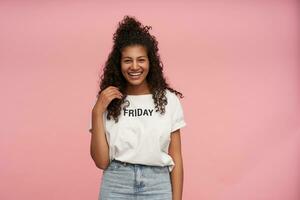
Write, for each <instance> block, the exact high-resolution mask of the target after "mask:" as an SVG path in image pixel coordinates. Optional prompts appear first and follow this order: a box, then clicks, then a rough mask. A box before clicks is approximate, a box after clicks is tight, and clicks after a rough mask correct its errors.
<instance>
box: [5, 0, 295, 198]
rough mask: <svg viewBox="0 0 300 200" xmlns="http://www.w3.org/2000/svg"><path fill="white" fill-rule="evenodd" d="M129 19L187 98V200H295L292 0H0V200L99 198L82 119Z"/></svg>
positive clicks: (98, 173)
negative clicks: (147, 28)
mask: <svg viewBox="0 0 300 200" xmlns="http://www.w3.org/2000/svg"><path fill="white" fill-rule="evenodd" d="M103 2H104V1H103ZM125 14H130V15H134V16H136V17H137V18H138V19H139V20H141V21H142V22H143V23H145V24H147V25H152V27H153V30H152V33H153V34H154V35H156V37H157V39H158V41H159V47H160V53H161V57H162V59H163V62H164V65H165V73H166V76H167V78H168V79H169V81H170V83H171V84H172V85H173V86H174V87H175V88H176V89H178V90H179V91H181V92H183V94H184V95H185V98H184V99H182V104H183V107H184V110H185V116H186V122H187V126H186V127H185V128H183V129H182V130H181V132H182V145H183V147H182V149H183V156H184V169H185V174H184V175H185V181H184V198H183V199H184V200H198V199H199V200H200V199H201V200H298V199H300V190H299V188H300V181H299V180H300V171H299V169H300V123H299V114H300V109H299V108H300V105H299V102H300V101H299V100H300V98H299V97H300V94H299V91H300V84H299V80H300V73H299V72H300V70H299V55H300V54H299V24H300V23H299V18H297V17H298V15H299V4H298V3H297V1H288V0H281V1H280V0H276V1H271V0H269V1H267V0H262V1H251V0H248V1H225V0H224V1H221V0H219V1H214V2H212V1H208V0H207V1H202V2H201V3H196V1H193V0H189V1H184V2H183V1H182V2H179V1H165V2H164V3H162V2H159V1H130V2H128V1H126V2H125V1H110V3H101V2H100V1H48V2H46V1H45V2H43V3H41V2H38V1H30V2H28V1H26V2H25V1H22V2H21V1H8V0H7V1H1V2H0V25H1V31H0V44H1V45H0V87H1V104H0V110H1V113H2V115H1V123H0V180H1V181H0V199H1V200H2V199H3V200H16V199H26V200H27V199H28V200H34V199H43V200H65V199H72V200H82V199H97V197H98V190H99V186H100V178H101V174H102V171H101V170H99V169H97V168H96V167H95V165H94V163H93V161H92V159H91V158H90V156H89V144H90V135H89V133H88V132H87V131H88V127H89V123H90V111H91V108H92V106H93V103H94V99H95V95H96V91H97V87H98V86H97V81H98V72H99V71H100V68H101V66H102V65H103V64H104V62H105V59H106V58H107V55H108V53H109V51H110V48H111V45H112V33H113V32H114V31H115V28H116V25H117V22H118V21H119V20H121V19H122V17H123V16H124V15H125Z"/></svg>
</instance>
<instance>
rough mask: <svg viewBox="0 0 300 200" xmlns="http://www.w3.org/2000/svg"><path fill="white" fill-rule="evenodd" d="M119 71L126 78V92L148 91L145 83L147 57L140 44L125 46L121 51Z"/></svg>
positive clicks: (139, 92)
mask: <svg viewBox="0 0 300 200" xmlns="http://www.w3.org/2000/svg"><path fill="white" fill-rule="evenodd" d="M121 71H122V74H123V76H124V78H125V79H126V80H127V93H128V94H145V93H150V92H149V88H148V84H147V80H146V77H147V74H148V72H149V59H148V56H147V51H146V48H145V47H143V46H142V45H131V46H127V47H125V48H124V49H123V51H122V56H121Z"/></svg>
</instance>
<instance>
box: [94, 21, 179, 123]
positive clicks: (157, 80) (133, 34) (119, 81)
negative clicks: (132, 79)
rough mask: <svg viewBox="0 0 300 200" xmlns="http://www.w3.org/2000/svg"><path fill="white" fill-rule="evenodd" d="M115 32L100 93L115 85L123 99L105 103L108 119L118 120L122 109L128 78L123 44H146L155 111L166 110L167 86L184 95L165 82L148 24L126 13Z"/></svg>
mask: <svg viewBox="0 0 300 200" xmlns="http://www.w3.org/2000/svg"><path fill="white" fill-rule="evenodd" d="M118 25H119V26H118V28H117V30H116V32H115V33H114V34H113V42H114V44H113V47H112V50H111V52H110V54H109V56H108V59H107V61H106V62H105V66H104V68H103V73H102V74H101V76H100V90H99V92H98V94H97V97H99V95H100V93H101V92H102V91H103V90H104V89H105V88H107V87H108V86H115V87H118V88H119V90H120V92H121V93H122V94H123V97H122V99H118V98H115V99H113V100H112V101H111V102H110V104H109V105H108V107H107V119H108V120H110V119H111V117H113V118H114V120H115V122H118V116H119V115H120V113H121V109H122V108H121V106H122V104H123V103H124V100H125V98H126V96H127V94H126V86H127V81H126V79H125V78H124V77H123V74H122V72H121V56H122V50H123V48H124V47H126V46H131V45H142V46H144V47H145V48H146V51H147V56H148V59H149V72H148V74H147V77H146V81H147V83H148V86H149V89H150V92H151V94H152V99H153V100H154V104H155V108H156V112H157V111H160V113H161V114H164V113H165V105H167V103H168V102H167V98H166V89H169V90H170V92H173V93H175V94H176V95H179V96H180V98H183V95H182V93H181V92H178V91H176V90H175V89H172V88H171V87H170V86H169V84H168V83H167V82H166V79H165V77H164V75H163V63H162V62H161V60H160V55H159V53H158V42H157V40H156V38H155V37H154V36H153V35H151V34H150V33H149V29H152V27H151V26H143V25H142V24H141V23H140V22H139V21H138V20H137V19H136V18H135V17H133V16H128V15H125V16H124V18H123V20H122V21H120V22H119V24H118Z"/></svg>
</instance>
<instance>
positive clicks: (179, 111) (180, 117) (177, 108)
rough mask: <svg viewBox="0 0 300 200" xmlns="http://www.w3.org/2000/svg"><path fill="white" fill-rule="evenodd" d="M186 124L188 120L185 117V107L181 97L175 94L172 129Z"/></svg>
mask: <svg viewBox="0 0 300 200" xmlns="http://www.w3.org/2000/svg"><path fill="white" fill-rule="evenodd" d="M184 126H186V122H185V119H184V113H183V108H182V105H181V102H180V100H179V98H178V97H177V96H176V95H175V97H174V104H173V108H172V130H171V132H173V131H176V130H177V129H180V128H182V127H184Z"/></svg>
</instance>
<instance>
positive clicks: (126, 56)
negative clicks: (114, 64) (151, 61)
mask: <svg viewBox="0 0 300 200" xmlns="http://www.w3.org/2000/svg"><path fill="white" fill-rule="evenodd" d="M142 57H145V58H146V56H139V57H137V58H142ZM125 58H131V57H129V56H125V57H123V59H125Z"/></svg>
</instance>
